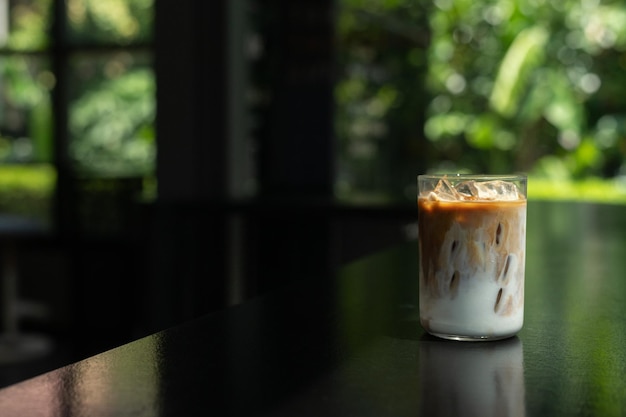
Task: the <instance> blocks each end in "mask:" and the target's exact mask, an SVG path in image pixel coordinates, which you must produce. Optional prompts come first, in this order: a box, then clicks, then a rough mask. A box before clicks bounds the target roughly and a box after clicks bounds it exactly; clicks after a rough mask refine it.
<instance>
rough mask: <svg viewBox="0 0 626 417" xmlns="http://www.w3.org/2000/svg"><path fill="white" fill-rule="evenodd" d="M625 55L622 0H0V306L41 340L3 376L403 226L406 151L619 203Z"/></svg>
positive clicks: (284, 277)
mask: <svg viewBox="0 0 626 417" xmlns="http://www.w3.org/2000/svg"><path fill="white" fill-rule="evenodd" d="M625 69H626V5H624V4H623V2H621V1H609V0H576V1H575V0H558V1H557V0H518V1H513V0H435V1H430V0H429V1H425V0H410V1H409V0H230V1H229V0H212V1H204V0H177V1H175V2H174V1H170V0H107V1H100V0H0V251H2V253H3V254H4V255H3V256H4V257H3V258H2V259H4V261H3V262H4V263H3V265H0V266H2V269H3V271H4V273H3V277H2V278H3V279H5V278H6V277H5V275H6V274H7V268H8V269H9V270H10V271H12V269H11V268H13V267H15V268H14V269H16V271H17V277H18V279H17V287H18V288H17V293H16V295H15V298H16V302H15V308H14V310H15V311H8V312H7V309H6V308H3V310H2V311H3V314H4V316H5V317H4V320H3V322H4V323H5V327H6V322H7V320H6V316H7V315H9V316H11V317H13V318H14V319H15V321H16V322H17V325H18V328H19V330H20V332H25V333H28V332H38V333H43V334H44V335H45V336H46V337H48V338H50V339H51V340H52V341H53V342H54V343H53V346H54V349H53V351H52V353H50V354H48V355H47V358H48V359H50V358H52V359H50V360H48V361H47V362H45V363H43V362H38V361H37V360H30V361H28V363H27V364H26V365H24V363H19V364H17V365H16V364H13V363H10V364H5V365H3V366H0V375H2V378H0V379H2V381H0V382H2V383H9V382H11V381H13V380H15V379H18V378H20V377H22V376H23V375H26V374H28V373H29V372H30V373H31V374H32V373H36V372H39V371H41V370H42V369H48V368H50V367H52V366H55V365H59V364H65V363H67V361H68V360H76V359H78V358H81V357H84V356H86V355H89V354H93V353H95V352H98V351H102V350H104V349H107V348H109V347H112V346H115V345H116V344H119V343H123V342H125V341H128V340H131V339H133V338H137V337H141V336H142V335H146V334H148V333H150V332H154V331H157V330H160V329H163V328H165V327H168V326H171V325H174V324H176V323H180V322H181V321H184V320H188V319H191V318H194V317H197V316H199V315H202V314H206V313H210V312H212V311H216V310H219V309H222V308H225V307H227V306H231V305H235V304H238V303H241V302H244V301H246V300H248V299H250V298H252V297H254V296H256V295H258V294H262V293H264V292H267V291H271V290H272V289H274V288H277V287H280V286H282V285H285V284H287V283H289V282H291V281H293V280H298V279H321V277H328V276H330V275H331V273H332V271H333V270H334V269H336V268H337V267H338V266H341V265H343V264H345V263H347V262H349V261H351V260H353V259H356V258H358V257H360V256H363V255H366V254H368V253H371V252H373V251H375V250H378V249H381V248H384V247H387V246H389V245H392V244H395V243H400V242H402V241H406V240H410V239H414V238H415V227H414V222H415V219H416V207H415V200H416V176H417V175H418V174H420V173H427V172H473V173H504V172H507V173H510V172H514V171H523V172H527V173H528V174H529V175H530V180H529V198H530V199H531V200H551V199H559V200H566V201H595V202H602V203H608V204H620V203H623V202H626V165H625V158H624V155H625V154H626V82H624V81H625V77H626V76H625V75H624V74H626V72H625V71H624V70H625ZM3 291H5V293H6V288H5V287H3ZM4 298H6V297H4ZM4 298H3V299H4ZM11 317H10V318H11ZM4 330H5V332H6V328H5V329H4ZM1 333H2V331H1V329H0V334H1ZM18 365H19V366H18ZM29 367H30V368H29Z"/></svg>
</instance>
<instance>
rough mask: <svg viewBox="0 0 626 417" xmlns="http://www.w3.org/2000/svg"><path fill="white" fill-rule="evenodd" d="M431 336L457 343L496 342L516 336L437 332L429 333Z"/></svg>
mask: <svg viewBox="0 0 626 417" xmlns="http://www.w3.org/2000/svg"><path fill="white" fill-rule="evenodd" d="M428 333H430V334H431V335H433V336H435V337H439V338H441V339H447V340H456V341H457V342H490V341H494V340H503V339H508V338H511V337H513V336H515V333H513V334H506V335H499V336H496V335H489V336H461V335H458V334H445V333H435V332H428Z"/></svg>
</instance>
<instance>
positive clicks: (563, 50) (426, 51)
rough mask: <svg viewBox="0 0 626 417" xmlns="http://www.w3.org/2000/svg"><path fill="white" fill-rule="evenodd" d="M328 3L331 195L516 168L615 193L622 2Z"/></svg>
mask: <svg viewBox="0 0 626 417" xmlns="http://www.w3.org/2000/svg"><path fill="white" fill-rule="evenodd" d="M339 3H340V7H339V10H340V16H341V17H340V18H339V21H338V22H339V27H338V35H339V39H338V44H339V46H340V47H339V51H338V52H339V63H340V65H339V67H340V69H341V80H340V82H339V85H338V87H337V93H336V95H337V101H338V104H339V107H340V110H339V113H338V114H339V117H340V120H338V122H337V125H338V129H337V132H338V136H339V140H340V143H341V147H340V151H341V153H342V154H341V160H340V162H339V165H340V175H341V176H340V180H341V181H340V182H339V184H338V187H337V191H338V194H339V195H354V194H357V195H358V194H362V195H363V194H370V195H386V196H387V197H388V198H390V199H392V200H393V199H398V198H400V199H402V198H404V199H406V198H409V199H411V200H412V199H414V195H415V194H414V192H415V185H414V183H415V176H416V175H417V174H418V173H423V172H436V171H439V172H442V171H447V172H475V173H479V172H481V173H503V172H514V171H523V172H528V173H529V174H530V175H531V183H532V181H534V182H535V184H537V187H536V188H535V190H536V195H541V196H542V198H543V197H549V196H550V195H554V196H555V197H556V196H557V194H558V195H561V194H563V193H562V192H560V191H562V190H560V191H559V190H558V188H559V187H562V188H563V190H565V189H569V190H571V187H570V185H571V184H580V185H579V186H576V189H577V190H578V191H576V197H575V198H585V196H588V197H589V198H592V199H597V198H599V197H598V195H600V194H602V195H605V194H607V193H608V194H612V193H614V192H615V193H618V194H617V197H616V198H617V199H620V198H623V195H621V196H620V193H621V194H623V193H624V188H623V187H621V186H617V187H613V186H612V184H621V183H622V182H623V181H622V177H624V176H625V175H626V164H625V163H624V155H625V154H626V99H625V97H626V94H624V92H625V91H624V90H625V89H626V82H624V81H625V75H624V74H625V72H624V69H626V4H624V3H623V2H621V1H609V0H606V1H601V0H589V1H579V0H576V1H574V0H560V1H553V0H552V1H551V0H519V1H513V0H435V1H433V2H431V1H405V0H396V1H385V0H340V2H339ZM424 39H426V41H425V40H424ZM390 92H392V93H393V94H390ZM368 106H373V107H375V108H376V109H378V111H377V112H373V111H368ZM422 122H423V123H422ZM539 184H541V186H539ZM600 184H605V186H601V185H600ZM597 187H600V188H601V189H602V190H604V191H594V190H595V188H597ZM529 190H532V188H531V185H530V184H529ZM549 190H552V191H549ZM529 192H530V191H529ZM580 193H582V194H583V195H582V196H580ZM603 198H604V197H603Z"/></svg>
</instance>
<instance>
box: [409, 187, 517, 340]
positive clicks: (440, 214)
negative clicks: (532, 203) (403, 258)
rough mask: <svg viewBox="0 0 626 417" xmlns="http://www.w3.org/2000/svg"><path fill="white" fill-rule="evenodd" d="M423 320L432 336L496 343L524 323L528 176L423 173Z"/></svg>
mask: <svg viewBox="0 0 626 417" xmlns="http://www.w3.org/2000/svg"><path fill="white" fill-rule="evenodd" d="M418 188H419V195H418V199H417V204H418V224H419V255H420V262H419V265H420V269H419V304H420V322H421V324H422V326H423V327H424V329H425V330H426V331H427V332H429V333H430V334H432V335H435V336H439V337H443V338H446V339H455V340H496V339H503V338H507V337H510V336H513V335H515V334H516V333H517V332H518V331H519V330H520V329H521V328H522V324H523V321H524V264H525V254H526V177H525V176H524V175H509V176H489V175H420V176H419V177H418Z"/></svg>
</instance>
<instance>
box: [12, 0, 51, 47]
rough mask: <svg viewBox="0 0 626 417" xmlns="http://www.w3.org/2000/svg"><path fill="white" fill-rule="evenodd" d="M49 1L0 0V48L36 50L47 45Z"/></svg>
mask: <svg viewBox="0 0 626 417" xmlns="http://www.w3.org/2000/svg"><path fill="white" fill-rule="evenodd" d="M51 4H52V2H51V0H0V48H7V49H12V50H17V51H28V50H38V49H42V48H44V47H46V46H47V45H48V44H49V40H48V37H47V34H48V31H49V29H50V22H51Z"/></svg>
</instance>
